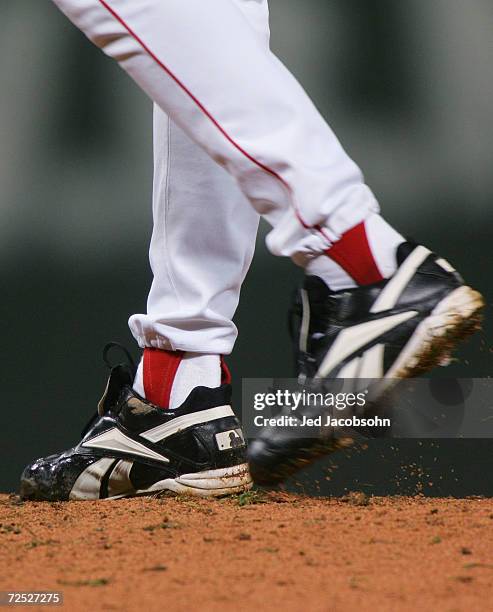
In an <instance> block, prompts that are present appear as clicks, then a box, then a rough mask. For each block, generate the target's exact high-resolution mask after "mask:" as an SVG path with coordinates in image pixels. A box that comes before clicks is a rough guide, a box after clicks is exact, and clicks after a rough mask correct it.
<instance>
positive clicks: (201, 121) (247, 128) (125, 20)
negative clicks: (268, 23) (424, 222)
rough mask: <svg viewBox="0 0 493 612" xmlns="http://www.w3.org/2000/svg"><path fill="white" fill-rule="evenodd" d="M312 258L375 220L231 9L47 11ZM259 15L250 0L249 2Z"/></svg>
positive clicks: (96, 4) (344, 161)
mask: <svg viewBox="0 0 493 612" xmlns="http://www.w3.org/2000/svg"><path fill="white" fill-rule="evenodd" d="M55 2H56V3H57V4H58V5H59V6H60V8H61V9H62V10H63V11H64V12H65V13H66V14H67V15H68V16H69V18H70V19H72V20H73V21H74V23H76V24H77V25H78V26H79V27H80V28H81V29H82V30H83V31H84V32H85V33H86V34H87V36H88V37H89V38H91V39H92V40H93V41H94V42H95V43H96V44H97V45H99V46H100V47H101V48H102V49H103V50H104V52H105V53H107V54H108V55H109V56H111V57H113V58H115V59H116V60H117V61H119V63H120V65H121V66H122V67H123V68H124V69H125V70H126V71H127V72H128V73H129V74H130V75H131V76H132V77H133V78H134V79H135V80H136V81H137V83H138V84H139V85H140V86H141V87H142V88H143V89H144V90H145V91H146V92H147V93H148V94H149V95H150V96H151V98H152V99H153V100H154V101H155V102H156V103H157V104H158V105H159V106H160V107H161V108H162V109H163V110H164V111H165V112H166V113H167V114H168V115H169V116H170V117H171V118H172V120H173V121H174V122H175V123H176V124H177V125H179V126H180V127H181V128H182V129H183V130H184V131H185V132H186V133H187V134H188V135H189V136H190V137H191V138H192V140H194V141H195V142H196V143H198V144H199V145H200V146H201V147H202V148H203V149H205V150H206V151H207V152H208V154H209V155H210V156H211V157H213V158H214V159H215V160H216V162H218V163H219V164H221V165H223V166H224V167H225V168H226V169H227V170H228V171H229V172H230V173H231V174H232V175H233V176H234V178H235V180H236V181H237V183H238V185H239V186H240V188H241V190H242V191H243V192H244V193H245V195H246V197H247V198H248V199H249V201H250V203H251V204H252V205H253V206H254V208H255V209H256V210H257V212H259V213H260V214H262V215H264V216H265V217H266V218H267V220H268V221H269V222H270V223H271V225H272V226H273V228H274V229H273V231H272V232H271V233H270V235H269V238H268V245H269V247H270V249H271V250H272V251H273V252H274V253H276V254H280V255H286V256H293V255H295V254H297V253H301V254H303V255H307V256H308V257H310V258H313V257H314V256H315V255H317V254H320V253H323V252H324V251H325V250H326V249H327V248H328V247H330V246H331V244H332V243H333V242H335V241H337V240H338V239H339V238H340V237H341V236H342V235H343V234H344V233H345V232H346V231H347V230H349V229H351V228H352V227H354V226H355V225H357V224H358V223H360V222H362V221H364V220H365V219H366V218H368V217H369V216H370V215H371V214H372V213H375V212H377V211H378V205H377V202H376V200H375V198H374V196H373V195H372V193H371V191H370V190H369V188H368V187H367V186H366V185H365V183H364V181H363V177H362V174H361V172H360V170H359V168H358V167H357V166H356V164H355V163H354V162H353V161H352V160H351V159H350V158H349V157H348V155H347V154H346V153H345V151H344V150H343V148H342V147H341V145H340V143H339V142H338V140H337V138H336V137H335V135H334V134H333V132H332V131H331V129H330V128H329V126H328V125H327V124H326V122H325V121H324V120H323V118H322V117H321V116H320V114H319V113H318V111H317V110H316V108H315V106H314V105H313V104H312V102H311V101H310V99H309V98H308V96H307V95H306V93H305V92H304V90H303V89H302V88H301V86H300V85H299V84H298V83H297V81H296V80H295V79H294V77H293V76H292V75H291V74H290V73H289V72H288V70H286V68H285V67H284V66H283V65H282V64H281V63H280V62H279V60H278V59H277V58H276V57H275V56H274V55H273V54H272V53H270V52H269V51H268V50H267V49H266V47H265V45H262V44H259V39H258V36H257V35H256V33H255V32H254V31H253V30H252V28H251V26H250V23H249V22H248V20H247V19H246V18H245V14H244V13H243V12H242V11H241V10H240V9H239V8H238V5H237V3H235V2H232V1H231V0H215V2H213V3H205V2H203V1H202V0H167V2H161V1H159V0H133V1H132V2H130V1H129V0H55ZM250 3H251V4H256V0H250Z"/></svg>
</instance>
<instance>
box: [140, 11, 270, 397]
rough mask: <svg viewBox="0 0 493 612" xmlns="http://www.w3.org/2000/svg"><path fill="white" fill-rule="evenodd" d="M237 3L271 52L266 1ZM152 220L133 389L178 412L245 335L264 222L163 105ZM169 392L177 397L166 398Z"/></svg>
mask: <svg viewBox="0 0 493 612" xmlns="http://www.w3.org/2000/svg"><path fill="white" fill-rule="evenodd" d="M232 1H233V2H235V3H236V4H237V6H238V8H239V9H240V10H241V11H242V12H243V13H244V14H245V16H246V18H247V19H248V22H249V24H250V25H251V27H252V29H253V31H254V33H255V34H256V35H257V36H258V39H259V42H260V44H262V45H264V46H265V47H268V45H269V16H268V7H267V0H260V1H257V0H256V1H255V2H251V0H232ZM153 220H154V229H153V236H152V240H151V247H150V260H151V266H152V270H153V275H154V279H153V283H152V287H151V291H150V294H149V298H148V305H147V313H146V314H138V315H134V316H133V317H131V318H130V327H131V330H132V331H133V333H134V336H135V338H136V339H137V341H138V343H139V345H140V346H141V347H142V348H143V349H144V354H143V358H142V359H141V362H140V364H139V367H138V370H137V376H136V379H135V383H134V389H135V390H136V391H137V392H138V393H139V394H140V395H142V396H144V397H146V398H147V399H149V400H151V401H153V403H155V404H157V405H165V406H169V407H170V408H175V407H177V406H180V405H181V404H182V402H183V401H184V400H185V399H186V398H187V397H188V395H189V393H190V392H191V391H192V389H194V388H195V387H197V386H199V385H200V386H206V387H212V388H214V387H218V386H219V385H220V383H221V374H222V373H221V361H220V355H221V354H223V355H225V354H228V353H230V352H231V350H232V348H233V344H234V341H235V339H236V336H237V330H236V326H235V325H234V323H233V321H232V318H233V315H234V312H235V310H236V307H237V304H238V300H239V294H240V287H241V284H242V282H243V279H244V277H245V274H246V272H247V270H248V268H249V266H250V263H251V259H252V256H253V252H254V248H255V239H256V233H257V228H258V222H259V215H258V213H257V212H256V211H255V210H254V209H253V208H252V207H251V206H250V205H249V203H248V201H247V200H246V197H245V195H244V194H243V193H242V192H241V191H240V189H239V187H238V185H237V184H236V181H235V180H234V179H233V178H232V177H231V176H230V175H229V174H228V173H227V172H226V171H225V170H224V168H222V167H221V166H219V165H218V164H216V163H215V162H214V161H213V160H212V159H211V158H210V157H209V156H208V155H207V154H206V153H205V151H203V150H202V149H201V148H200V147H199V146H198V145H197V144H196V143H195V142H193V141H192V140H191V139H190V138H189V137H188V136H187V135H186V134H185V133H184V132H183V130H181V129H180V128H179V127H178V126H177V125H176V124H175V123H174V122H173V121H171V119H170V118H169V117H168V116H167V115H166V114H165V113H164V111H162V110H161V108H160V107H159V106H157V105H155V107H154V190H153ZM199 245H200V247H201V248H200V249H199V248H198V246H199ZM152 349H159V350H152ZM177 361H179V364H178V367H177V368H176V372H174V368H169V367H168V365H169V363H168V362H172V363H174V364H175V366H176V362H177ZM171 376H172V377H173V380H169V379H170V377H171ZM154 378H155V379H156V382H155V384H153V380H154ZM167 379H168V380H167ZM145 382H146V383H147V385H145V384H144V383H145ZM164 389H169V397H163V390H164Z"/></svg>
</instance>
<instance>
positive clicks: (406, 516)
mask: <svg viewBox="0 0 493 612" xmlns="http://www.w3.org/2000/svg"><path fill="white" fill-rule="evenodd" d="M0 522H1V526H0V549H1V555H0V575H1V587H0V588H1V589H3V590H17V591H19V590H21V591H22V590H43V591H46V590H55V591H63V594H64V597H65V603H64V608H65V609H67V610H70V611H72V610H131V611H134V610H135V611H137V610H138V611H140V610H145V611H154V610H166V611H169V612H174V611H182V610H183V611H187V612H188V611H190V610H226V611H228V610H258V611H262V610H276V611H277V610H282V612H286V611H291V610H293V611H296V612H298V611H300V610H303V611H304V612H311V611H312V610H313V611H315V610H326V611H330V612H333V611H339V610H350V611H351V610H379V611H381V610H389V611H392V612H394V611H397V610H413V611H414V610H418V609H420V610H434V611H439V610H447V611H450V612H452V611H459V610H461V611H462V610H464V611H465V610H478V609H484V606H485V605H486V606H488V603H487V602H492V601H493V501H492V500H489V499H488V500H486V499H465V500H453V499H424V498H419V497H418V498H370V499H369V498H367V497H365V496H364V495H363V494H351V495H349V496H348V497H347V498H345V499H320V498H319V499H311V498H304V497H299V496H294V495H288V494H282V493H274V494H269V495H266V494H263V493H249V494H245V495H243V496H240V497H236V498H229V499H223V500H219V501H217V500H215V501H214V500H213V501H208V500H200V499H191V498H188V499H178V498H172V497H163V498H137V499H130V500H122V501H102V502H72V503H19V502H18V500H16V498H14V497H7V496H1V497H0Z"/></svg>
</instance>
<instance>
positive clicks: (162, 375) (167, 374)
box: [143, 348, 183, 408]
mask: <svg viewBox="0 0 493 612" xmlns="http://www.w3.org/2000/svg"><path fill="white" fill-rule="evenodd" d="M182 359H183V351H162V350H160V349H154V348H146V349H144V363H143V379H144V391H145V396H146V399H148V400H149V401H150V402H152V403H153V404H155V405H156V406H160V407H162V408H168V407H169V398H170V395H171V387H172V386H173V381H174V379H175V376H176V371H177V370H178V366H179V365H180V362H181V360H182Z"/></svg>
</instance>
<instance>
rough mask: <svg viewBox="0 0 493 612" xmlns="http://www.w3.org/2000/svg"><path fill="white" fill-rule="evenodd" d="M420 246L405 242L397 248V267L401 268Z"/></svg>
mask: <svg viewBox="0 0 493 612" xmlns="http://www.w3.org/2000/svg"><path fill="white" fill-rule="evenodd" d="M417 246H418V245H417V244H416V243H415V242H412V241H408V242H403V243H402V244H400V245H399V246H398V247H397V253H396V259H397V266H401V265H402V264H403V263H404V261H405V260H406V259H407V258H408V257H409V255H410V254H411V253H412V252H413V251H414V249H415V248H416V247H417Z"/></svg>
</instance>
